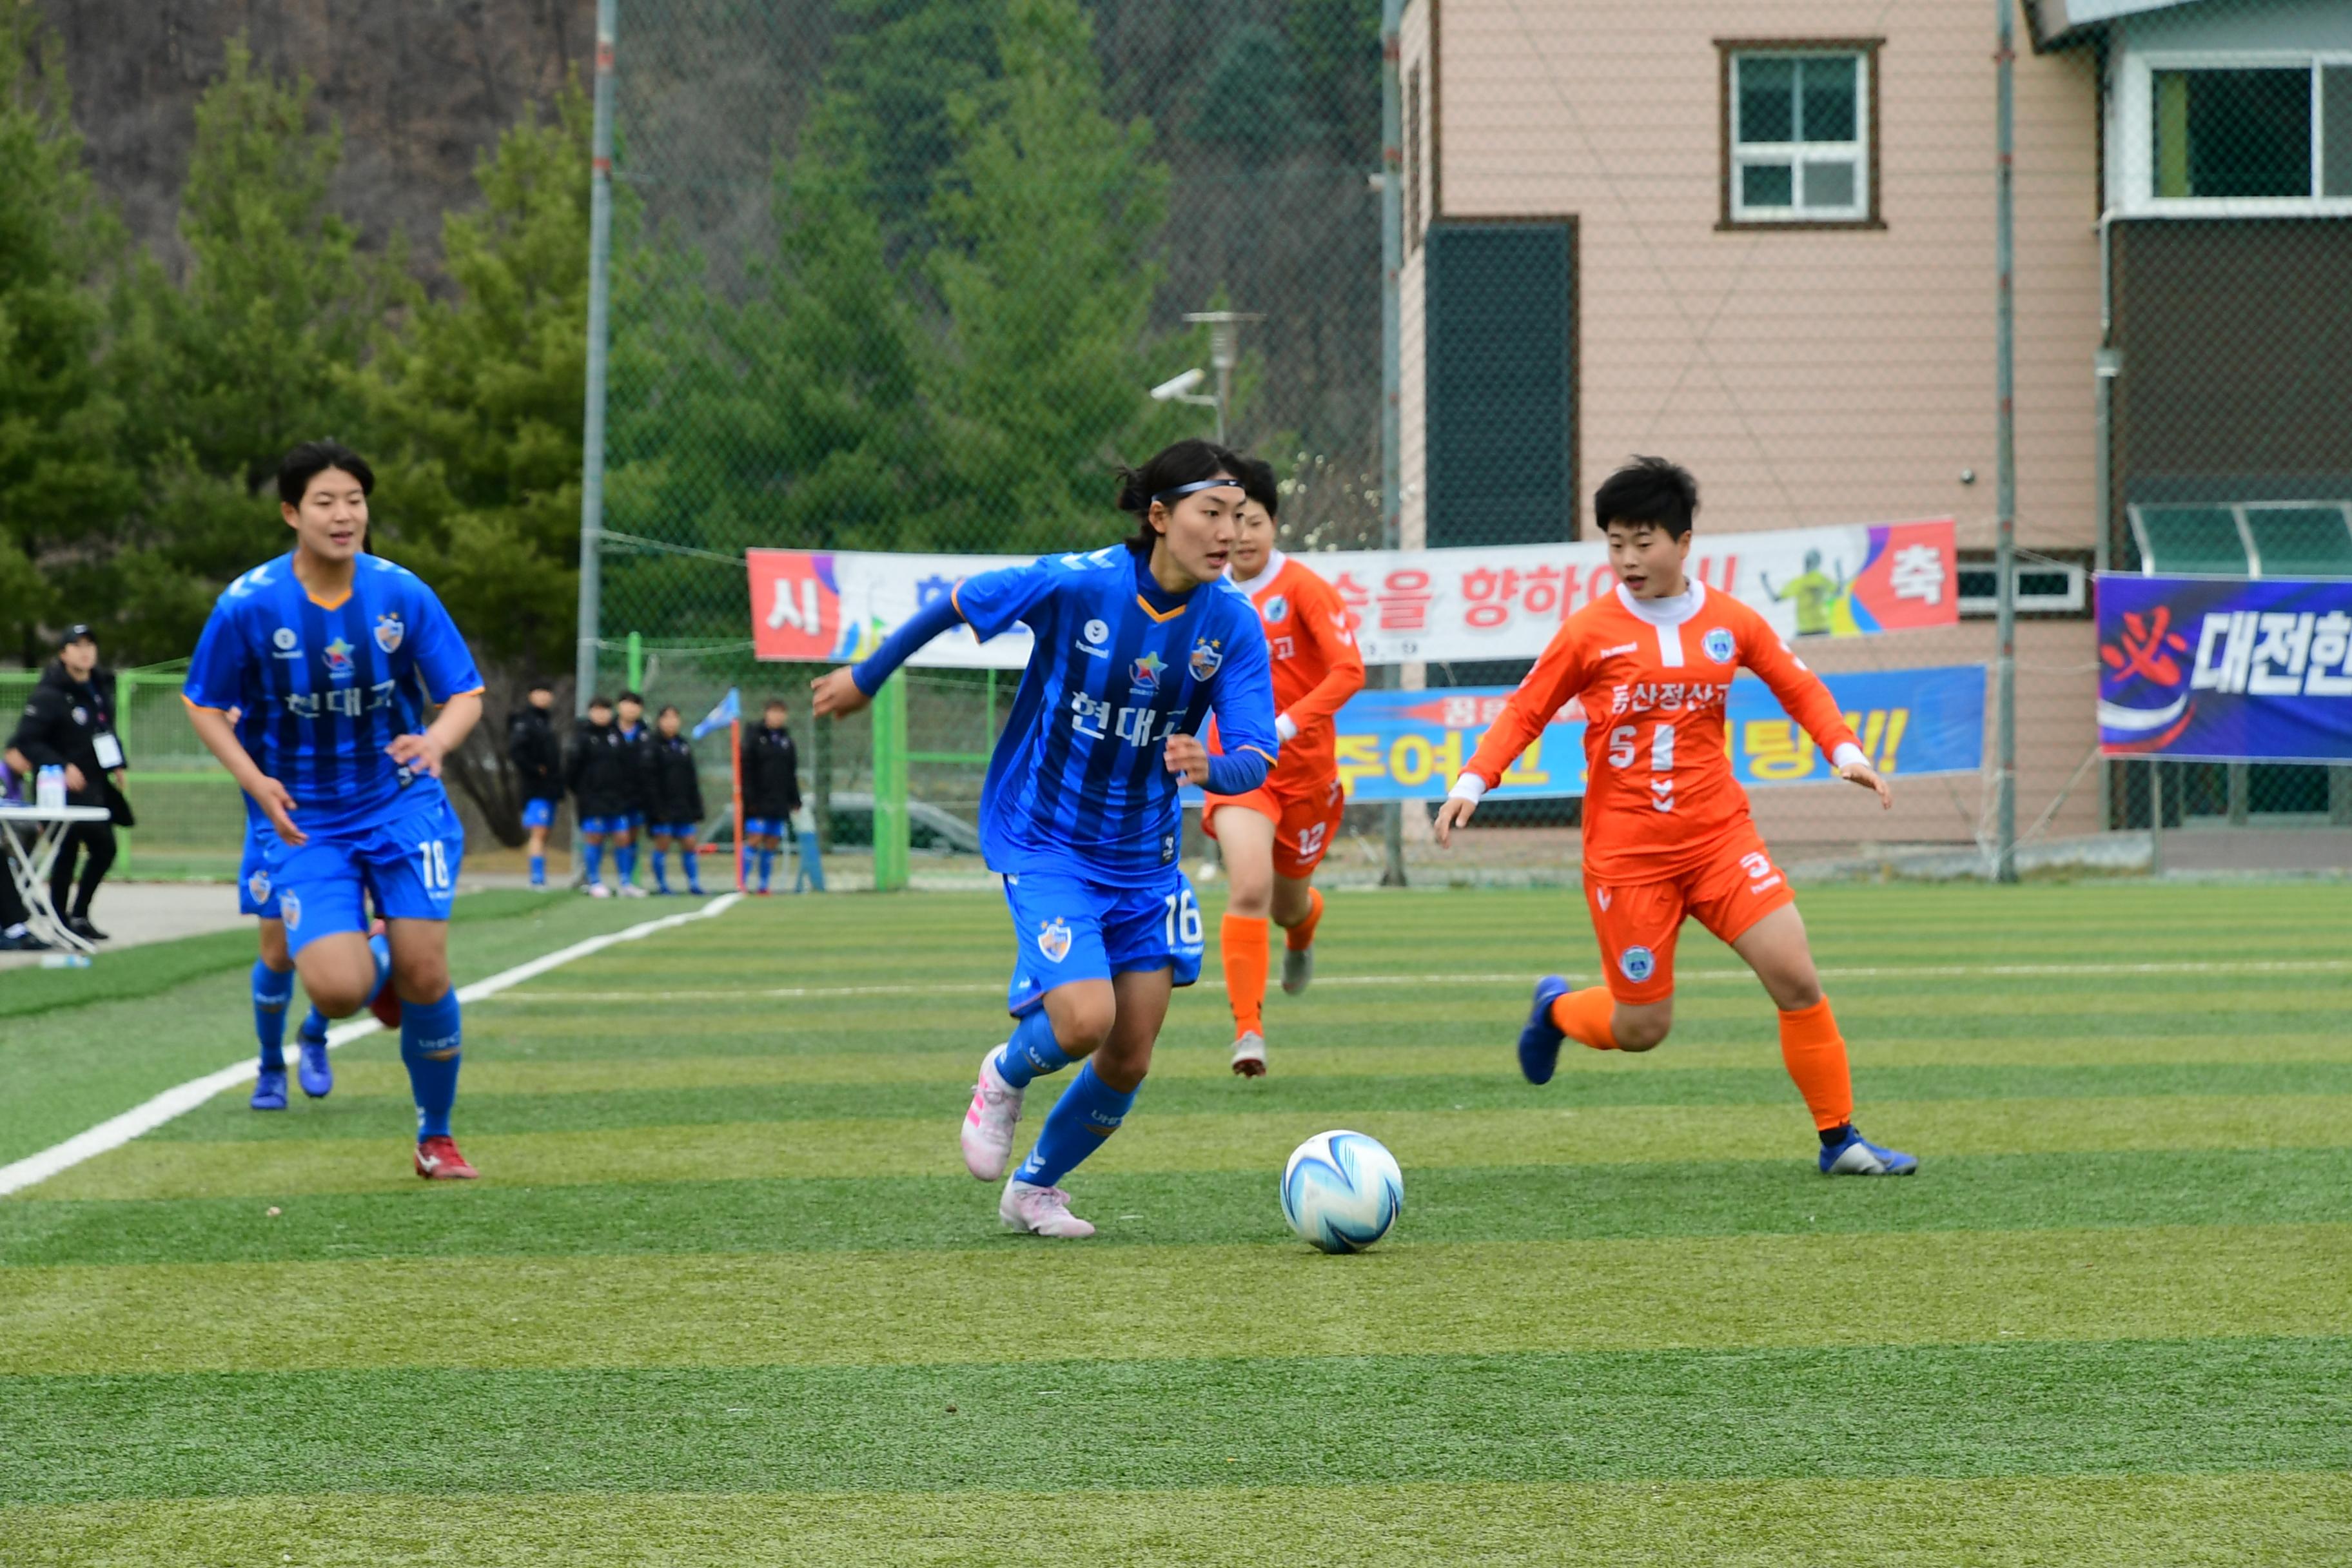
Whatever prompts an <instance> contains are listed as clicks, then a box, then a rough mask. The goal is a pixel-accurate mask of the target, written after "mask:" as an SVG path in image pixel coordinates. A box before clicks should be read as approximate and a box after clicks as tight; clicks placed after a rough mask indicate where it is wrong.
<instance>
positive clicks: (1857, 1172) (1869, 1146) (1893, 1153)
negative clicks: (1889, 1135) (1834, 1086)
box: [1822, 1126, 1919, 1176]
mask: <svg viewBox="0 0 2352 1568" xmlns="http://www.w3.org/2000/svg"><path fill="white" fill-rule="evenodd" d="M1918 1168H1919V1162H1918V1161H1917V1160H1916V1159H1914V1158H1913V1157H1912V1156H1910V1155H1908V1154H1906V1153H1904V1152H1902V1151H1900V1150H1897V1149H1882V1148H1880V1147H1879V1146H1878V1145H1877V1144H1875V1143H1874V1142H1871V1141H1870V1140H1869V1139H1867V1138H1864V1136H1863V1135H1862V1134H1861V1133H1859V1132H1857V1131H1854V1130H1853V1127H1851V1126H1848V1127H1847V1128H1846V1130H1845V1138H1844V1141H1843V1142H1838V1143H1833V1144H1830V1143H1825V1144H1823V1145H1822V1175H1824V1176H1907V1175H1909V1174H1911V1173H1913V1172H1914V1171H1916V1170H1917V1169H1918Z"/></svg>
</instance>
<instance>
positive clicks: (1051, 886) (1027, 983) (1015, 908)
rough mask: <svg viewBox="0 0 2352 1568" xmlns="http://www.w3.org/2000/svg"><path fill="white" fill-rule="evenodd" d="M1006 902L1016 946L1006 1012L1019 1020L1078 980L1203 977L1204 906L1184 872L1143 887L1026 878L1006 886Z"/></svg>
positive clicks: (1186, 981)
mask: <svg viewBox="0 0 2352 1568" xmlns="http://www.w3.org/2000/svg"><path fill="white" fill-rule="evenodd" d="M1004 901H1005V904H1006V905H1007V906H1008V907H1009V908H1010V909H1011V910H1012V912H1013V983H1012V984H1011V985H1010V987H1008V989H1007V991H1006V994H1005V1007H1006V1009H1007V1010H1008V1011H1010V1012H1012V1013H1013V1014H1015V1015H1019V1014H1023V1013H1026V1012H1028V1011H1029V1010H1030V1009H1031V1008H1033V1007H1034V1006H1036V1005H1037V1004H1038V1002H1039V1001H1040V1000H1041V999H1042V998H1043V997H1044V996H1045V993H1046V992H1048V991H1051V990H1053V989H1054V988H1055V986H1057V985H1067V984H1070V982H1072V981H1074V980H1108V979H1110V978H1111V977H1112V976H1114V975H1118V974H1127V973H1142V972H1149V971H1152V970H1160V969H1168V970H1173V971H1174V972H1175V973H1174V981H1175V984H1179V985H1190V984H1192V983H1193V982H1194V981H1197V980H1198V979H1200V978H1201V906H1200V904H1199V902H1198V901H1197V900H1194V898H1193V897H1192V883H1190V882H1188V881H1186V880H1185V879H1184V874H1183V873H1182V872H1181V871H1178V870H1175V869H1173V868H1171V869H1170V871H1169V872H1168V874H1167V875H1166V876H1165V877H1164V878H1161V879H1159V880H1157V881H1155V882H1153V883H1152V884H1151V885H1150V886H1149V887H1144V888H1121V887H1114V886H1112V885H1110V884H1108V883H1105V882H1095V881H1089V880H1087V879H1085V878H1083V877H1072V876H1066V875H1063V874H1060V873H1056V872H1040V871H1023V872H1019V873H1016V874H1013V875H1009V876H1007V877H1006V878H1005V879H1004Z"/></svg>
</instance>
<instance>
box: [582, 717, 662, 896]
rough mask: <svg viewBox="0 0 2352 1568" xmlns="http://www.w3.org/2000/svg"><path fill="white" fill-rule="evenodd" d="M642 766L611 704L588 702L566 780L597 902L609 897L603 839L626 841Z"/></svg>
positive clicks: (588, 880) (587, 881)
mask: <svg viewBox="0 0 2352 1568" xmlns="http://www.w3.org/2000/svg"><path fill="white" fill-rule="evenodd" d="M643 766H644V764H643V763H642V762H641V761H640V759H639V758H638V755H637V752H636V751H635V748H634V747H633V746H631V745H630V744H629V742H627V741H625V740H624V739H622V737H621V732H620V731H619V730H618V729H616V728H615V727H614V723H613V705H612V703H610V702H609V701H607V700H604V698H602V697H599V698H596V699H595V700H593V701H591V702H590V703H589V704H588V717H586V718H585V719H583V720H581V721H580V723H579V727H578V728H577V729H576V730H574V731H572V755H571V757H570V758H569V759H568V760H567V761H566V763H565V764H564V770H563V782H564V783H565V784H567V785H569V786H570V788H571V790H572V807H573V809H574V810H576V811H578V812H579V813H580V842H581V844H582V846H583V849H584V852H585V858H586V860H587V868H586V879H585V880H584V882H583V884H582V885H583V887H584V888H585V889H587V891H588V893H589V895H590V896H591V897H593V898H599V899H609V898H611V897H612V896H613V889H610V888H608V887H606V886H605V885H604V841H605V839H607V838H608V837H609V838H626V837H627V836H628V832H629V814H630V813H631V812H633V811H635V810H636V809H637V799H638V795H639V793H640V790H641V788H642V786H643V783H644V780H643V776H642V773H641V770H642V768H643Z"/></svg>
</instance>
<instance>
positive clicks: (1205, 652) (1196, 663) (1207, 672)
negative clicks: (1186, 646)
mask: <svg viewBox="0 0 2352 1568" xmlns="http://www.w3.org/2000/svg"><path fill="white" fill-rule="evenodd" d="M1224 662H1225V654H1224V645H1223V643H1220V642H1218V641H1216V640H1214V639H1213V638H1209V637H1203V638H1202V639H1201V640H1200V641H1199V642H1196V643H1194V644H1193V645H1192V679H1195V680H1206V679H1209V677H1211V676H1213V675H1214V674H1216V673H1217V670H1218V668H1220V667H1221V666H1223V663H1224Z"/></svg>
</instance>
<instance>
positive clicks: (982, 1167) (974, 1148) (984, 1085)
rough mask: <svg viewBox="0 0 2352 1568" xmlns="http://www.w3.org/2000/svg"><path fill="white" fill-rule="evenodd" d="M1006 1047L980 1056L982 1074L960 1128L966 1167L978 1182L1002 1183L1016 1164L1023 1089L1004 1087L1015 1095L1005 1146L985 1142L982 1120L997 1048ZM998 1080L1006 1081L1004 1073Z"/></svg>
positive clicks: (958, 1140) (964, 1166)
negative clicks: (1014, 1147) (1016, 1139)
mask: <svg viewBox="0 0 2352 1568" xmlns="http://www.w3.org/2000/svg"><path fill="white" fill-rule="evenodd" d="M1001 1049H1003V1047H991V1048H990V1050H989V1052H988V1054H987V1055H986V1056H984V1057H982V1058H980V1077H979V1079H978V1080H977V1081H975V1082H974V1083H973V1085H972V1088H971V1105H969V1106H968V1107H966V1108H965V1110H964V1113H963V1125H962V1126H961V1127H960V1128H958V1129H957V1133H956V1142H959V1143H961V1145H962V1146H963V1168H964V1169H965V1170H967V1171H970V1172H971V1174H972V1179H973V1180H974V1181H978V1182H1001V1181H1003V1179H1004V1173H1005V1172H1006V1170H1008V1169H1009V1168H1011V1166H1012V1164H1013V1133H1014V1132H1016V1131H1019V1130H1020V1126H1021V1100H1022V1091H1021V1090H1019V1089H1014V1088H1013V1086H1012V1085H1011V1084H1005V1085H1004V1088H1005V1089H1006V1090H1007V1091H1008V1092H1009V1093H1011V1094H1012V1096H1013V1119H1012V1121H1008V1122H1006V1123H1005V1127H1004V1145H1003V1148H996V1147H994V1146H993V1145H992V1143H990V1142H987V1141H986V1135H985V1132H984V1131H983V1127H982V1117H983V1116H984V1115H985V1113H986V1110H987V1094H988V1075H989V1068H990V1066H991V1064H992V1063H993V1062H994V1061H995V1060H996V1053H997V1051H999V1050H1001ZM997 1081H998V1082H1000V1083H1003V1078H1002V1077H1001V1076H1000V1077H999V1078H998V1079H997Z"/></svg>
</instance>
